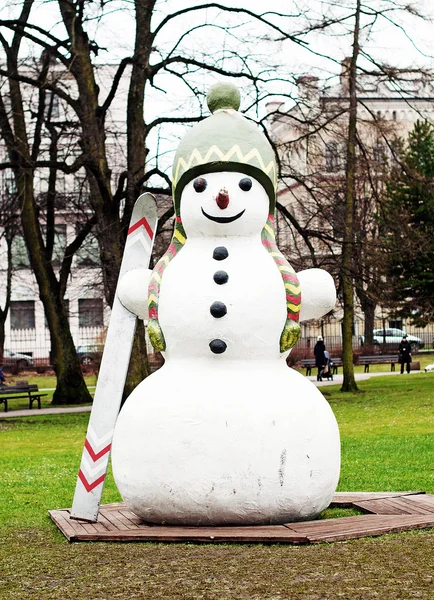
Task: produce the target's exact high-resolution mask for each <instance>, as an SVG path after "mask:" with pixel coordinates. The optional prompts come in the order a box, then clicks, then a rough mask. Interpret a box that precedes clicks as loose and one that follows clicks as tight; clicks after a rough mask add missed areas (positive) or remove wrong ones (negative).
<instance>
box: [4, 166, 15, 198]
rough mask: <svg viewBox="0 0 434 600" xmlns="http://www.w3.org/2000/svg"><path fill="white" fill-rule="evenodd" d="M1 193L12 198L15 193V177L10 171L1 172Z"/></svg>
mask: <svg viewBox="0 0 434 600" xmlns="http://www.w3.org/2000/svg"><path fill="white" fill-rule="evenodd" d="M2 187H3V192H4V193H5V194H6V195H7V196H12V195H13V194H16V193H17V184H16V180H15V175H14V174H13V171H12V170H11V169H5V170H4V171H3V186H2Z"/></svg>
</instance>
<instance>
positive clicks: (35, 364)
mask: <svg viewBox="0 0 434 600" xmlns="http://www.w3.org/2000/svg"><path fill="white" fill-rule="evenodd" d="M397 324H399V323H396V322H391V321H384V320H377V321H376V323H375V329H376V330H377V329H381V330H383V329H384V330H386V331H387V330H393V331H394V332H396V331H398V332H402V331H405V332H406V333H407V334H408V335H409V336H410V337H409V340H410V341H411V340H412V339H413V338H414V339H416V340H419V341H418V343H417V347H415V349H414V351H415V352H417V351H418V350H430V349H433V348H434V324H430V325H428V326H427V327H425V328H415V327H412V326H410V325H407V326H405V325H404V326H402V327H401V328H398V327H389V325H397ZM383 325H384V327H383ZM363 327H364V324H363V321H361V320H360V321H356V322H355V324H354V335H353V352H354V354H355V355H357V354H359V355H360V354H387V353H390V352H393V351H396V350H397V347H398V344H399V341H400V339H401V338H400V337H399V336H398V337H396V336H392V337H384V336H382V335H379V336H378V335H377V336H376V339H377V341H378V342H379V343H375V344H374V345H373V346H371V347H367V346H366V344H364V339H363ZM301 329H302V338H301V340H300V341H299V342H298V344H297V345H296V347H295V348H294V349H293V351H292V353H291V362H292V363H295V362H297V360H301V359H302V358H311V357H312V356H313V348H314V346H315V343H316V341H317V337H318V336H319V335H321V336H322V337H323V339H324V342H325V346H326V348H327V350H329V352H330V353H331V354H332V355H333V356H335V357H337V356H341V355H342V324H341V322H339V321H330V322H327V321H317V322H309V323H307V324H302V326H301ZM105 337H106V329H105V328H103V327H80V328H78V331H77V332H75V333H74V334H73V339H74V343H75V346H76V349H77V354H78V356H79V358H80V361H81V363H82V365H83V367H85V368H89V369H97V368H98V366H99V363H100V360H101V356H102V352H103V350H104V342H105ZM147 343H148V355H149V358H150V362H151V369H152V370H155V369H156V368H158V367H159V366H160V365H161V364H162V362H163V361H162V357H161V355H160V354H159V353H156V354H155V353H154V350H153V348H152V346H151V344H150V342H149V340H147ZM51 359H52V354H51V341H50V333H49V331H48V329H47V328H46V327H45V328H44V329H43V331H37V330H35V329H13V330H11V331H10V333H9V335H8V336H7V338H6V343H5V350H4V357H3V366H4V368H5V370H6V371H8V370H10V371H14V372H18V371H22V370H26V369H27V370H30V369H33V370H38V371H44V370H46V369H48V368H50V366H51V365H52V360H51Z"/></svg>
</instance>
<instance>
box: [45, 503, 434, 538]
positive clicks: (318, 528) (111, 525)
mask: <svg viewBox="0 0 434 600" xmlns="http://www.w3.org/2000/svg"><path fill="white" fill-rule="evenodd" d="M336 497H337V500H338V504H337V505H338V506H342V505H343V503H345V504H347V505H348V502H349V499H352V500H354V499H355V498H356V497H357V498H359V500H358V501H357V502H356V501H354V502H351V504H350V505H354V506H356V507H358V508H361V509H362V510H365V511H366V512H368V511H370V512H372V513H374V514H366V515H361V516H354V517H340V518H335V519H318V520H316V521H304V522H297V523H287V524H285V525H264V526H228V527H190V526H188V527H187V526H186V527H181V526H168V525H153V524H149V523H144V522H143V521H141V519H140V518H139V517H137V515H135V514H134V513H133V512H131V511H130V510H129V509H128V507H127V506H126V505H125V504H124V503H116V504H111V505H104V506H102V507H101V511H100V514H99V520H98V521H97V522H96V523H86V522H80V521H77V520H74V519H71V518H70V515H69V510H67V509H63V510H53V511H49V514H50V517H51V518H52V520H53V522H54V523H55V524H56V525H57V527H58V528H59V529H60V531H61V532H62V533H63V534H64V535H65V537H66V538H67V539H68V540H69V541H97V540H104V541H153V542H156V541H161V542H186V541H192V542H197V543H223V542H224V543H229V542H236V543H289V544H306V543H319V542H335V541H341V540H346V539H352V538H359V537H366V536H374V535H381V534H384V533H389V532H390V533H391V532H399V531H405V530H408V529H420V528H427V527H434V495H433V494H428V495H425V494H424V493H420V492H359V493H349V492H347V493H342V492H340V493H339V494H336V496H335V498H336ZM378 513H379V514H378ZM404 513H406V514H404Z"/></svg>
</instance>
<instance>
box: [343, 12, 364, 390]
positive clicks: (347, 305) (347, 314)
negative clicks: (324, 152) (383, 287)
mask: <svg viewBox="0 0 434 600" xmlns="http://www.w3.org/2000/svg"><path fill="white" fill-rule="evenodd" d="M359 30H360V0H357V6H356V22H355V24H354V35H353V54H352V57H351V62H350V66H349V91H350V106H349V120H348V140H347V165H346V182H345V214H344V236H343V244H342V267H341V268H342V270H341V278H342V292H343V302H344V318H343V340H342V341H343V344H342V346H343V347H342V366H343V374H344V380H343V383H342V387H341V391H342V392H356V391H357V389H358V388H357V384H356V380H355V378H354V365H353V323H354V284H353V241H354V210H355V175H356V140H357V89H356V82H357V58H358V55H359Z"/></svg>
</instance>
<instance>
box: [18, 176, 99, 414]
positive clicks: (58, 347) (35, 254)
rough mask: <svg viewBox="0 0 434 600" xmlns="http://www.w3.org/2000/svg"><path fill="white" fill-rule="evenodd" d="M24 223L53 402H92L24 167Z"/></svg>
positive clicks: (21, 191) (21, 188)
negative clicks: (44, 327) (47, 341)
mask: <svg viewBox="0 0 434 600" xmlns="http://www.w3.org/2000/svg"><path fill="white" fill-rule="evenodd" d="M18 193H19V198H20V205H21V223H22V227H23V233H24V238H25V240H26V245H27V249H28V252H29V258H30V264H31V266H32V269H33V272H34V274H35V277H36V281H37V282H38V287H39V296H40V298H41V301H42V303H43V305H44V310H45V316H46V318H47V323H48V328H49V330H50V336H51V350H52V355H53V367H54V372H55V373H56V377H57V385H56V390H55V392H54V394H53V404H83V403H88V402H92V398H91V396H90V394H89V391H88V389H87V387H86V383H85V381H84V379H83V374H82V372H81V367H80V362H79V360H78V356H77V353H76V350H75V345H74V341H73V339H72V336H71V331H70V329H69V324H68V318H67V315H66V312H65V307H64V305H63V301H62V298H61V297H60V286H59V282H58V281H57V279H56V277H55V275H54V271H53V269H52V267H51V264H50V263H47V262H46V260H45V253H44V244H43V240H42V235H41V231H40V228H39V223H38V219H37V213H36V205H35V202H34V197H33V173H32V171H31V170H30V169H22V170H21V171H20V177H19V181H18Z"/></svg>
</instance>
